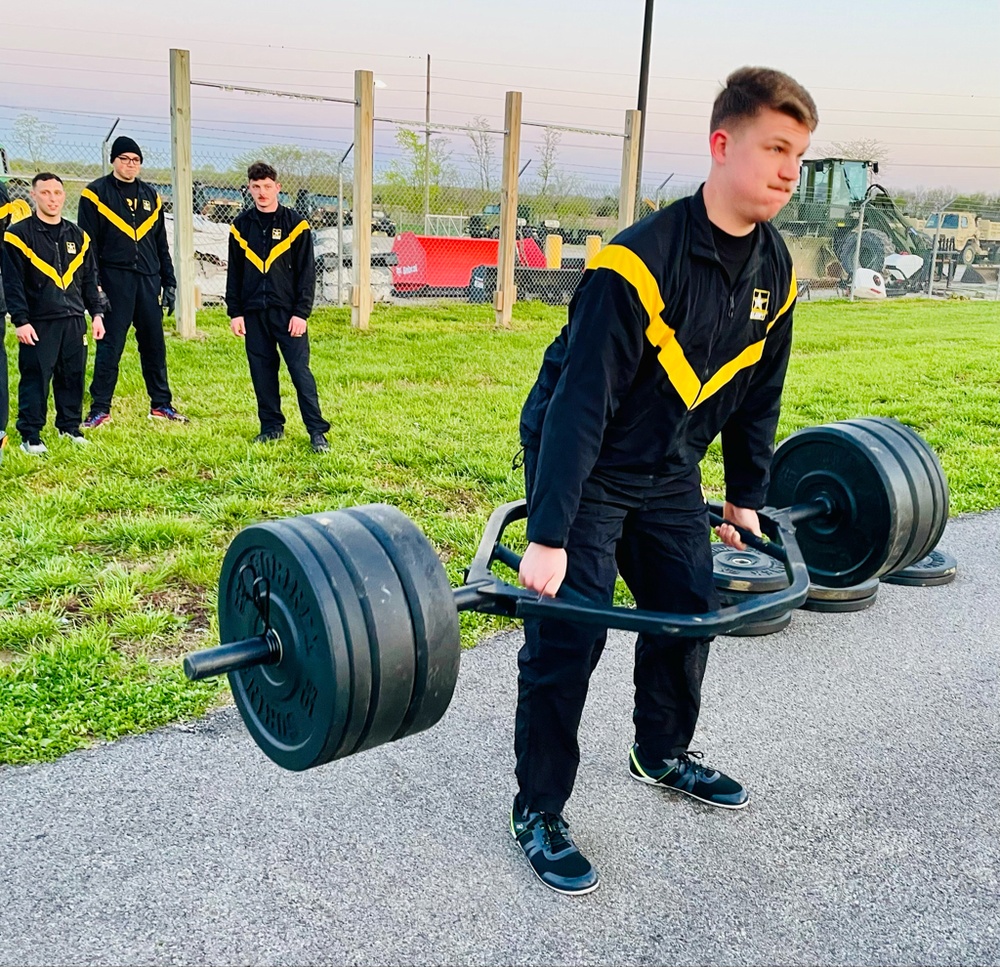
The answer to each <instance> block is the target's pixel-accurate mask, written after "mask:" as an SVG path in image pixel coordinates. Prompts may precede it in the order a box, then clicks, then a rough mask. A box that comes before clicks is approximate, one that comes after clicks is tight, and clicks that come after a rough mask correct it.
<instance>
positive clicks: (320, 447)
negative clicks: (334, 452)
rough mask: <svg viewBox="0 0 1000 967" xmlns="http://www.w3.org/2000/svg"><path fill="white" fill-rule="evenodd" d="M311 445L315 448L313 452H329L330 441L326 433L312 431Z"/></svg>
mask: <svg viewBox="0 0 1000 967" xmlns="http://www.w3.org/2000/svg"><path fill="white" fill-rule="evenodd" d="M309 445H310V446H311V447H312V448H313V453H329V452H330V442H329V440H327V438H326V434H325V433H312V434H310V435H309Z"/></svg>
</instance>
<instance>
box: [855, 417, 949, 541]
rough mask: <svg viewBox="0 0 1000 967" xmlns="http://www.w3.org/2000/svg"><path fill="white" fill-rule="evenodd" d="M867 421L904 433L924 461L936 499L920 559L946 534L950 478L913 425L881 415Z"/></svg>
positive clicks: (868, 418)
mask: <svg viewBox="0 0 1000 967" xmlns="http://www.w3.org/2000/svg"><path fill="white" fill-rule="evenodd" d="M865 422H867V423H880V424H882V425H884V426H888V427H891V428H893V429H894V430H896V431H897V432H899V433H904V434H905V435H906V437H907V438H908V440H909V442H910V445H911V446H912V447H913V448H914V450H915V451H916V452H917V454H918V456H919V457H920V458H921V460H922V461H923V464H924V468H925V470H926V473H927V477H928V479H929V481H930V485H931V490H932V494H933V499H934V522H933V527H932V530H931V533H930V535H929V536H928V538H927V541H926V543H925V544H924V546H923V547H922V548H918V549H917V550H916V551H915V552H914V554H915V560H920V559H922V558H923V557H924V556H926V555H927V554H929V553H930V552H931V551H932V550H933V549H934V548H935V547H937V544H938V541H940V540H941V536H942V535H943V534H944V529H945V526H946V525H947V523H948V511H949V496H948V480H947V478H946V477H945V475H944V470H943V469H942V467H941V461H940V460H938V457H937V454H936V453H935V452H934V450H933V449H932V447H931V446H930V444H929V443H928V442H927V441H926V440H925V439H924V438H923V437H922V436H920V434H919V433H917V432H916V430H914V429H913V428H912V427H909V426H906V425H905V424H903V423H899V422H898V421H896V420H890V419H888V418H887V417H879V416H873V417H867V418H866V420H865Z"/></svg>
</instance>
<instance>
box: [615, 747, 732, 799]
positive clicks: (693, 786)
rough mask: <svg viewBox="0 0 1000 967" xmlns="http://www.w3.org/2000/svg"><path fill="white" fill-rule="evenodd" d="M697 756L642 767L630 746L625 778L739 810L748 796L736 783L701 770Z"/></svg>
mask: <svg viewBox="0 0 1000 967" xmlns="http://www.w3.org/2000/svg"><path fill="white" fill-rule="evenodd" d="M701 757H702V754H701V753H700V752H687V753H685V754H684V755H682V756H679V757H678V758H676V759H663V760H662V761H661V763H660V765H659V767H658V768H655V769H654V768H650V767H648V766H644V765H643V764H642V763H641V762H640V761H639V756H638V753H637V752H636V747H635V746H634V745H633V746H632V749H631V750H630V752H629V756H628V774H629V775H630V776H631V777H632V778H633V779H636V780H638V781H639V782H646V783H648V784H649V785H651V786H662V787H663V788H664V789H672V790H673V791H674V792H683V793H684V794H685V795H686V796H692V797H693V798H694V799H698V800H700V801H701V802H704V803H708V805H709V806H720V807H721V808H722V809H742V808H743V807H744V806H745V805H746V804H747V803H748V802H750V796H749V795H748V794H747V791H746V789H744V788H743V787H742V786H741V785H740V784H739V783H738V782H737V781H736V780H735V779H730V778H729V776H727V775H725V774H724V773H722V772H717V771H716V770H715V769H709V768H708V767H707V766H703V765H702V764H701V763H700V762H696V761H695V760H696V759H700V758H701Z"/></svg>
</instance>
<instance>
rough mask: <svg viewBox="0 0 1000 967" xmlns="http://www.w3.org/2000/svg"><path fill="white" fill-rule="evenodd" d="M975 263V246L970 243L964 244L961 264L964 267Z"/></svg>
mask: <svg viewBox="0 0 1000 967" xmlns="http://www.w3.org/2000/svg"><path fill="white" fill-rule="evenodd" d="M975 261H976V246H975V245H974V244H973V243H972V242H966V244H965V248H963V249H962V262H963V263H964V264H965V265H972V263H973V262H975Z"/></svg>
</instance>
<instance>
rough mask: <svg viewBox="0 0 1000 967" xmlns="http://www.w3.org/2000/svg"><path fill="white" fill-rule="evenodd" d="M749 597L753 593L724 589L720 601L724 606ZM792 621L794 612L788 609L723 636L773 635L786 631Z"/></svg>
mask: <svg viewBox="0 0 1000 967" xmlns="http://www.w3.org/2000/svg"><path fill="white" fill-rule="evenodd" d="M749 597H752V595H751V594H748V593H746V592H741V591H730V590H726V589H722V590H720V592H719V601H720V603H721V604H722V605H723V607H726V606H727V605H731V604H737V603H739V602H740V601H745V600H746V599H747V598H749ZM791 623H792V612H791V611H786V612H785V613H784V614H779V615H776V616H775V617H773V618H765V619H764V620H762V621H754V622H752V623H750V624H745V625H743V627H742V628H738V629H737V630H736V631H727V632H726V634H725V635H724V636H722V637H725V638H759V637H761V636H762V635H773V634H775V633H776V632H778V631H784V630H785V628H787V627H788V626H789V625H790V624H791Z"/></svg>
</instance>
